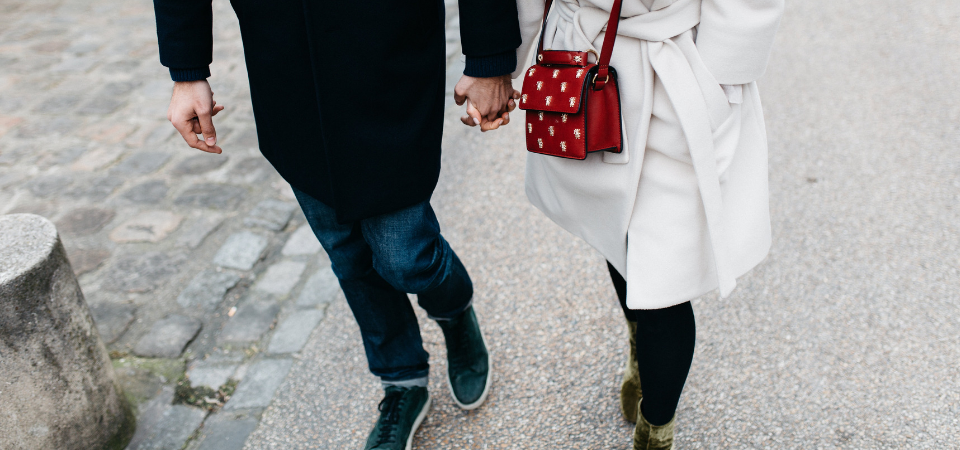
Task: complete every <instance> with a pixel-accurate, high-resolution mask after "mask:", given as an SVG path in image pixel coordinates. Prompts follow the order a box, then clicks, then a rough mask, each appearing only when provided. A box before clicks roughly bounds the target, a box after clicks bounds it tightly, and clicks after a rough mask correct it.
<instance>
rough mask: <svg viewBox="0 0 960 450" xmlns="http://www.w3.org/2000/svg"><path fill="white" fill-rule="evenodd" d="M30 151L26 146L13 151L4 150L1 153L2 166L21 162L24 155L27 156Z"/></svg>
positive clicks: (0, 161)
mask: <svg viewBox="0 0 960 450" xmlns="http://www.w3.org/2000/svg"><path fill="white" fill-rule="evenodd" d="M28 151H29V148H27V147H26V146H24V147H20V148H15V149H12V150H4V151H2V152H0V165H13V164H16V162H17V161H19V160H20V158H21V157H22V156H23V155H26V154H27V152H28Z"/></svg>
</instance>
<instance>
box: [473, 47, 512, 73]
mask: <svg viewBox="0 0 960 450" xmlns="http://www.w3.org/2000/svg"><path fill="white" fill-rule="evenodd" d="M514 70H517V52H516V50H510V51H507V52H503V53H497V54H496V55H489V56H469V55H467V61H466V67H465V68H464V69H463V74H464V75H466V76H468V77H474V78H489V77H498V76H501V75H508V74H510V73H512V72H513V71H514Z"/></svg>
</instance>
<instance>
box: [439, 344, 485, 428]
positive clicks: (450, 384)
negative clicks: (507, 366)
mask: <svg viewBox="0 0 960 450" xmlns="http://www.w3.org/2000/svg"><path fill="white" fill-rule="evenodd" d="M480 340H482V341H483V346H484V347H486V349H487V383H486V385H484V386H483V393H482V394H480V398H479V399H477V401H475V402H473V403H471V404H469V405H466V404H463V403H460V400H457V395H456V394H454V393H453V382H452V381H451V380H450V368H449V367H448V368H447V387H448V388H449V389H450V397H453V402H454V403H456V404H457V406H459V407H460V409H462V410H464V411H472V410H474V409H477V408H479V407H480V406H481V405H483V402H485V401H486V400H487V395H488V394H490V385H491V384H493V357H491V356H490V347H487V339H486V338H485V337H483V334H480Z"/></svg>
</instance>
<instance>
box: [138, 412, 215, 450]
mask: <svg viewBox="0 0 960 450" xmlns="http://www.w3.org/2000/svg"><path fill="white" fill-rule="evenodd" d="M205 417H207V412H206V411H205V410H202V409H200V408H195V407H192V406H186V405H172V406H169V407H168V408H165V409H163V412H162V413H161V414H160V417H158V418H157V419H155V420H154V422H155V423H154V424H152V426H150V427H143V420H142V419H141V420H140V423H138V425H139V426H138V427H137V431H136V433H135V435H134V439H133V440H132V441H131V442H130V445H128V446H127V450H179V449H180V448H182V447H183V445H184V444H185V443H186V442H187V439H189V438H190V436H191V435H192V434H193V432H194V431H196V430H197V428H200V424H202V423H203V419H204V418H205ZM141 427H143V428H145V429H143V430H141Z"/></svg>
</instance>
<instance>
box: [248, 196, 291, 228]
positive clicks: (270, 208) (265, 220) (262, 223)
mask: <svg viewBox="0 0 960 450" xmlns="http://www.w3.org/2000/svg"><path fill="white" fill-rule="evenodd" d="M296 209H297V205H294V204H292V203H287V202H282V201H280V200H274V199H267V200H264V201H262V202H260V203H257V206H255V207H254V208H253V210H252V211H250V215H248V216H247V217H246V218H245V219H243V224H244V226H248V227H261V228H266V229H268V230H273V231H280V230H282V229H283V228H284V227H286V226H287V222H289V221H290V216H292V215H293V211H295V210H296Z"/></svg>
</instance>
